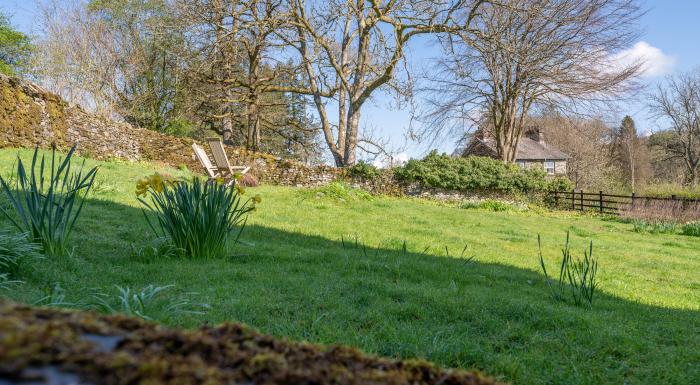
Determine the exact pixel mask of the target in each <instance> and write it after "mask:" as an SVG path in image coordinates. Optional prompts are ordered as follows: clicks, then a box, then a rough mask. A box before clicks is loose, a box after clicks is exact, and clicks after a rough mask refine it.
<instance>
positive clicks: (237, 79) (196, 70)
mask: <svg viewBox="0 0 700 385" xmlns="http://www.w3.org/2000/svg"><path fill="white" fill-rule="evenodd" d="M283 5H284V2H283V1H281V0H257V1H250V0H247V1H243V0H195V1H184V0H182V1H180V2H179V6H178V8H179V9H180V15H181V20H182V22H183V23H185V24H186V27H185V28H184V29H185V30H186V31H187V32H186V36H187V37H188V40H189V46H190V48H193V50H194V52H191V53H190V54H192V53H193V54H194V55H193V60H192V61H191V63H190V69H191V72H190V76H191V77H192V78H193V80H194V81H195V82H196V83H199V85H197V86H195V87H196V88H199V89H200V90H201V91H203V92H202V94H201V100H202V102H203V103H207V104H215V105H216V106H214V107H213V108H214V110H215V111H214V112H213V114H212V115H213V116H212V117H213V118H215V119H217V120H220V121H221V128H220V130H219V131H220V132H221V134H222V136H223V138H224V141H225V142H228V143H230V142H232V137H233V131H234V126H237V127H239V128H241V129H242V130H243V131H244V135H243V136H244V138H245V145H246V148H248V149H251V150H258V149H259V148H260V142H261V135H262V130H263V126H269V127H268V128H271V129H274V128H276V127H275V124H276V122H273V121H272V119H267V118H266V117H269V114H265V113H266V112H269V111H270V110H273V109H275V108H277V107H284V105H283V104H280V103H278V101H277V100H275V99H276V98H275V97H273V96H271V95H270V94H271V93H276V92H277V93H278V92H279V91H277V90H273V89H271V87H273V86H274V87H276V86H277V85H279V84H278V83H279V82H278V81H277V79H278V78H279V77H281V76H282V74H280V71H287V72H291V70H290V69H289V68H288V67H287V66H284V65H279V62H278V59H277V57H281V56H283V55H281V54H280V50H279V49H277V47H276V41H275V39H274V37H275V33H276V32H277V31H278V29H279V28H281V26H282V24H283V23H285V22H286V19H285V9H286V8H284V7H283ZM286 76H289V75H288V74H287V75H286ZM202 84H203V85H208V86H202Z"/></svg>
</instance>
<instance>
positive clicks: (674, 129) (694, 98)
mask: <svg viewBox="0 0 700 385" xmlns="http://www.w3.org/2000/svg"><path fill="white" fill-rule="evenodd" d="M650 108H651V111H652V113H653V114H654V115H655V116H656V117H657V118H660V119H663V120H664V122H665V123H667V124H668V126H669V131H670V132H671V133H672V135H663V136H658V138H659V140H658V141H656V142H655V143H653V144H654V145H656V146H658V147H661V148H663V150H664V151H665V153H666V160H681V161H682V162H683V165H684V166H685V182H686V183H687V184H689V185H691V186H693V187H694V186H695V185H696V184H697V182H698V178H699V177H700V69H696V70H694V71H692V72H688V73H683V74H680V75H677V76H675V77H669V78H668V79H667V81H666V85H659V86H658V89H657V92H656V94H655V95H652V96H651V100H650Z"/></svg>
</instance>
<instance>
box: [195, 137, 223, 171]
mask: <svg viewBox="0 0 700 385" xmlns="http://www.w3.org/2000/svg"><path fill="white" fill-rule="evenodd" d="M192 150H194V156H195V157H196V158H197V160H198V161H199V163H200V164H201V165H202V167H204V169H205V170H206V171H207V175H208V176H209V179H216V178H219V177H221V173H219V169H218V168H216V167H215V166H214V165H213V164H212V163H211V160H210V159H209V155H207V153H206V151H204V149H203V148H202V147H200V146H199V145H198V144H197V143H192Z"/></svg>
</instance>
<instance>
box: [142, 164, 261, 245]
mask: <svg viewBox="0 0 700 385" xmlns="http://www.w3.org/2000/svg"><path fill="white" fill-rule="evenodd" d="M137 195H149V197H150V199H149V201H146V199H143V198H138V199H139V201H140V202H141V203H142V204H143V205H144V210H143V211H144V216H145V217H146V220H147V221H148V223H149V225H150V226H151V228H152V229H153V231H154V232H155V233H156V234H158V235H159V236H165V237H168V238H169V239H170V241H171V242H172V243H173V245H174V246H175V247H176V248H177V249H178V250H181V252H182V253H183V254H185V255H186V256H189V257H192V258H215V257H220V256H223V255H224V254H225V253H226V250H227V244H228V242H229V236H230V235H232V234H235V237H234V241H236V240H238V237H239V236H240V234H241V232H242V231H243V228H244V227H245V223H246V220H247V214H248V213H249V212H251V211H253V210H255V204H256V203H258V202H259V201H260V198H259V197H258V196H255V197H252V198H249V199H247V200H245V201H244V200H243V198H242V195H243V189H242V188H240V187H239V186H236V185H233V186H226V185H224V184H223V183H219V182H216V181H201V180H199V179H198V178H193V179H192V180H189V181H168V180H163V178H162V177H161V176H159V175H158V174H156V175H155V176H152V177H150V178H146V179H144V180H141V181H139V183H138V184H137ZM150 217H155V221H153V220H151V218H150ZM154 222H155V223H154Z"/></svg>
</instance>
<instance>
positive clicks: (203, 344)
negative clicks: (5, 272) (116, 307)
mask: <svg viewBox="0 0 700 385" xmlns="http://www.w3.org/2000/svg"><path fill="white" fill-rule="evenodd" d="M57 379H59V380H63V382H60V383H75V384H139V383H143V384H146V383H147V384H171V383H178V384H260V385H262V384H319V385H322V384H335V385H342V384H415V385H418V384H453V385H458V384H465V385H467V384H470V385H487V384H488V385H490V384H495V382H494V381H493V380H491V379H489V378H486V377H483V376H482V375H480V374H478V373H475V372H465V371H461V370H446V369H440V368H437V367H435V366H433V365H431V364H430V363H427V362H424V361H398V360H391V359H385V358H378V357H373V356H369V355H366V354H363V353H361V352H360V351H358V350H356V349H353V348H348V347H340V346H322V345H314V344H308V343H295V342H289V341H285V340H280V339H276V338H274V337H271V336H267V335H262V334H259V333H257V332H256V331H254V330H252V329H249V328H247V327H245V326H242V325H237V324H224V325H221V326H218V327H202V328H200V329H198V330H192V331H183V330H173V329H168V328H165V327H162V326H159V325H156V324H153V323H148V322H145V321H142V320H140V319H134V318H127V317H120V316H104V315H98V314H95V313H91V312H80V311H66V310H58V309H53V308H35V307H29V306H24V305H17V304H13V303H10V302H4V301H0V383H9V384H13V383H17V384H19V383H28V382H27V381H30V382H31V383H33V384H42V383H44V384H49V383H58V382H55V381H56V380H57ZM52 381H53V382H52Z"/></svg>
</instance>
